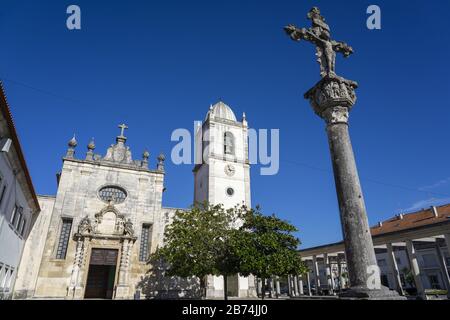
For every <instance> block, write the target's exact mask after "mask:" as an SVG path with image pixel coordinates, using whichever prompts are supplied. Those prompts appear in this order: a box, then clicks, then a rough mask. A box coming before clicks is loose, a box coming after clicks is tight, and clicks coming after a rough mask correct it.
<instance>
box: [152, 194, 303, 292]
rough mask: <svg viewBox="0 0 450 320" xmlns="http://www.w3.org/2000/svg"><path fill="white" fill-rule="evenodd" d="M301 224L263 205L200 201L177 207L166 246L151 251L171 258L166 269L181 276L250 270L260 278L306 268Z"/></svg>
mask: <svg viewBox="0 0 450 320" xmlns="http://www.w3.org/2000/svg"><path fill="white" fill-rule="evenodd" d="M295 231H297V229H296V228H295V227H294V226H292V225H291V224H289V223H288V222H286V221H283V220H280V219H279V218H277V217H276V216H275V215H272V216H264V215H263V214H262V213H261V212H260V211H259V208H257V209H256V210H253V209H248V208H247V207H245V206H240V207H239V206H237V207H235V208H232V209H228V210H225V209H224V207H223V206H222V205H210V204H208V203H202V204H196V205H194V206H193V207H191V208H190V209H189V210H187V211H178V212H177V213H176V215H175V217H174V220H173V222H172V223H171V224H170V225H169V226H168V227H167V228H166V231H165V234H164V242H165V243H164V246H163V247H161V248H159V249H158V250H157V252H156V253H155V254H154V255H153V256H152V258H153V259H155V258H156V259H163V260H164V261H165V262H166V263H167V267H168V270H167V274H168V275H170V276H179V277H193V276H194V277H198V278H200V279H201V280H203V279H205V277H206V276H207V275H217V276H219V275H222V276H223V277H224V288H225V290H224V291H225V299H226V298H227V296H226V294H227V292H226V291H227V290H226V289H227V276H228V275H235V274H241V275H244V276H248V275H250V274H252V275H254V276H257V277H259V278H261V279H267V278H270V277H271V276H275V275H277V276H285V275H288V274H296V275H299V274H302V273H304V272H305V271H306V268H305V266H304V264H303V263H302V262H301V259H300V256H299V254H298V252H297V247H298V245H299V244H300V241H299V240H298V239H297V238H296V237H295V236H294V235H293V234H292V233H293V232H295Z"/></svg>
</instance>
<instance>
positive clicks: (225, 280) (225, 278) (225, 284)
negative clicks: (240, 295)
mask: <svg viewBox="0 0 450 320" xmlns="http://www.w3.org/2000/svg"><path fill="white" fill-rule="evenodd" d="M223 298H224V299H225V301H227V300H228V276H227V275H223Z"/></svg>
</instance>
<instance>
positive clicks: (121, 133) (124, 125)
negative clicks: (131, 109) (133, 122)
mask: <svg viewBox="0 0 450 320" xmlns="http://www.w3.org/2000/svg"><path fill="white" fill-rule="evenodd" d="M119 128H120V129H121V130H120V136H121V137H124V133H125V130H126V129H128V127H127V125H126V124H121V125H119Z"/></svg>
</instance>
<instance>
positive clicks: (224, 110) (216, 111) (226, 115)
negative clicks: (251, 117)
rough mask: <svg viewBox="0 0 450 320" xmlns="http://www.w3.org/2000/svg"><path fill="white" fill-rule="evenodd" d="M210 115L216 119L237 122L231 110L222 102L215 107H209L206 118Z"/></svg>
mask: <svg viewBox="0 0 450 320" xmlns="http://www.w3.org/2000/svg"><path fill="white" fill-rule="evenodd" d="M210 115H211V116H214V117H216V118H221V119H226V120H231V121H237V120H236V116H235V115H234V112H233V110H231V108H230V107H229V106H228V105H226V104H225V103H223V102H222V101H219V102H218V103H216V104H215V105H213V106H211V108H210V109H209V111H208V113H207V114H206V118H208V117H209V116H210Z"/></svg>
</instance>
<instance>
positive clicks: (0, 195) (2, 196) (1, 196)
mask: <svg viewBox="0 0 450 320" xmlns="http://www.w3.org/2000/svg"><path fill="white" fill-rule="evenodd" d="M6 187H7V186H6V183H5V184H4V185H3V186H2V185H0V188H1V189H0V190H1V191H0V206H1V205H2V204H3V200H4V199H5V195H6Z"/></svg>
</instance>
